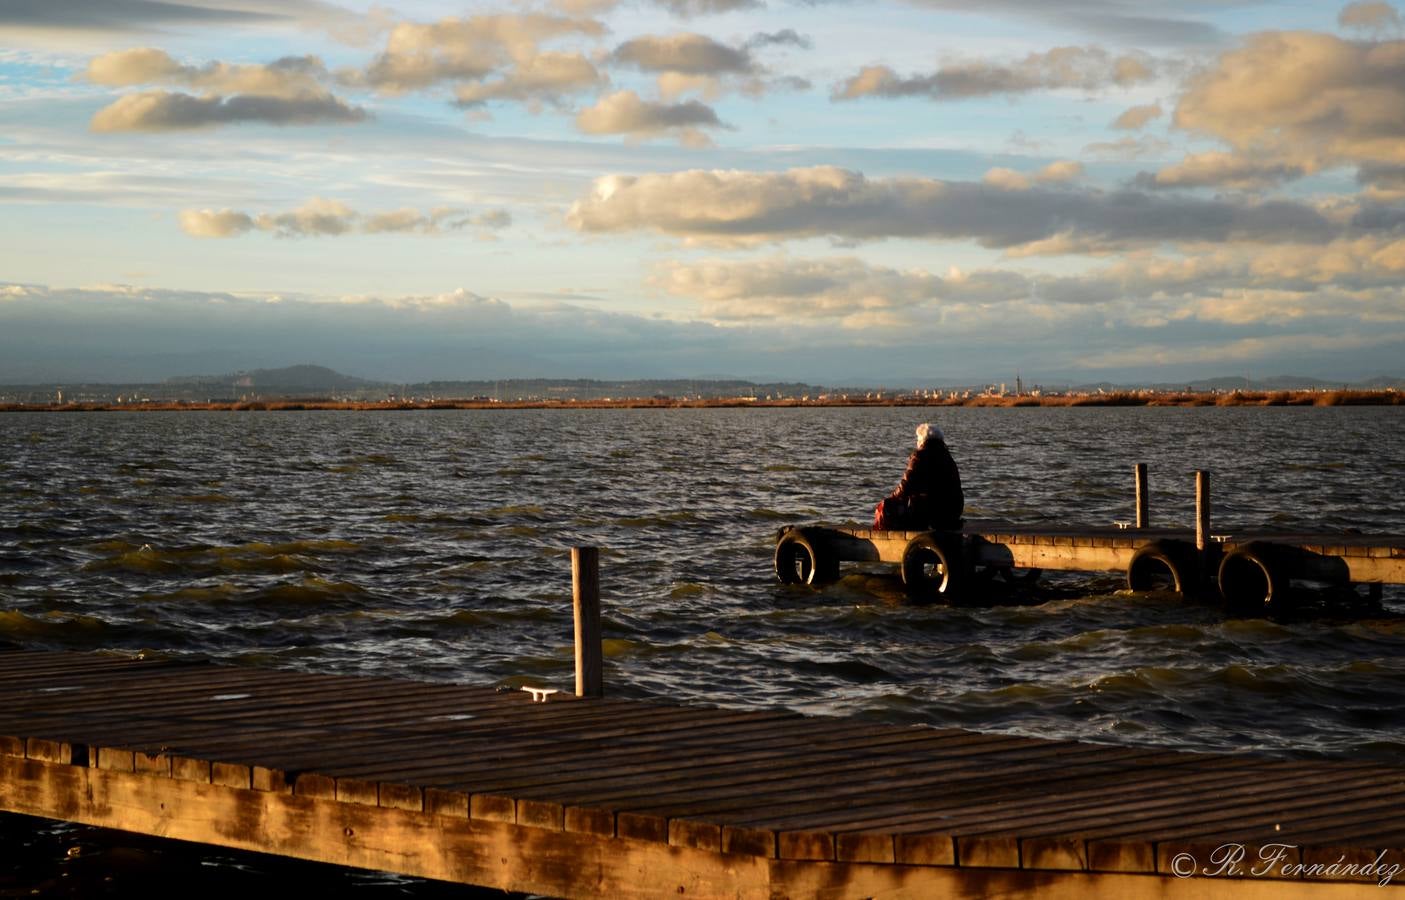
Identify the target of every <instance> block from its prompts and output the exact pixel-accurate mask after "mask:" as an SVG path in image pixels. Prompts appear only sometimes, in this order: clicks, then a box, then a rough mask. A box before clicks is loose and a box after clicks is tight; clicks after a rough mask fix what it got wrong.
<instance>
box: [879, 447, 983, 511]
mask: <svg viewBox="0 0 1405 900" xmlns="http://www.w3.org/2000/svg"><path fill="white" fill-rule="evenodd" d="M889 497H890V498H893V499H895V500H897V501H899V502H898V503H895V504H893V503H887V502H886V501H885V502H884V503H880V504H879V514H878V515H877V516H876V517H875V520H874V524H875V527H884V528H902V529H934V530H939V531H952V530H955V529H957V528H960V527H961V513H962V511H963V510H964V509H965V507H966V499H965V496H964V494H963V493H962V490H961V473H960V470H958V469H957V467H956V460H954V459H952V457H951V451H949V450H948V449H947V446H946V441H945V440H944V438H943V435H942V432H941V429H939V428H937V427H936V426H935V425H932V424H930V423H923V424H922V425H919V426H917V449H916V450H914V451H912V455H911V456H909V457H908V459H907V468H906V469H905V470H904V471H903V477H902V481H901V482H899V483H898V486H897V489H896V490H894V491H893V493H892V494H890V495H889ZM885 507H886V508H888V509H889V510H891V512H890V513H889V514H888V515H886V516H885V515H884V514H883V510H884V509H885ZM890 518H891V519H893V520H894V521H887V519H890Z"/></svg>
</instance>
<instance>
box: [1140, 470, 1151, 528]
mask: <svg viewBox="0 0 1405 900" xmlns="http://www.w3.org/2000/svg"><path fill="white" fill-rule="evenodd" d="M1148 493H1149V491H1148V489H1147V483H1146V463H1137V527H1138V528H1150V527H1151V505H1150V500H1149V499H1148Z"/></svg>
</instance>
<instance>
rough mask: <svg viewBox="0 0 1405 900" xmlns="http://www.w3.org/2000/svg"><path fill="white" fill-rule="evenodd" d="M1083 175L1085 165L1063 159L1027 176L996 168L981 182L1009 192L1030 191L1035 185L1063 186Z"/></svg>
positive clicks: (986, 174)
mask: <svg viewBox="0 0 1405 900" xmlns="http://www.w3.org/2000/svg"><path fill="white" fill-rule="evenodd" d="M1082 175H1083V164H1082V163H1079V162H1075V161H1073V160H1068V159H1063V160H1057V161H1055V162H1051V163H1049V164H1048V165H1047V166H1045V167H1044V168H1042V169H1040V170H1038V171H1037V172H1034V173H1033V174H1026V173H1024V172H1016V171H1015V170H1014V169H1006V168H994V169H991V170H989V171H988V172H986V173H985V175H984V176H982V178H981V181H983V182H984V183H986V184H988V185H991V186H992V187H996V188H1000V189H1002V190H1007V191H1025V190H1029V188H1030V187H1032V186H1033V185H1035V184H1062V183H1064V182H1068V181H1073V180H1074V179H1076V178H1079V177H1081V176H1082Z"/></svg>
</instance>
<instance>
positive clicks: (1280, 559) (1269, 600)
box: [1219, 541, 1293, 616]
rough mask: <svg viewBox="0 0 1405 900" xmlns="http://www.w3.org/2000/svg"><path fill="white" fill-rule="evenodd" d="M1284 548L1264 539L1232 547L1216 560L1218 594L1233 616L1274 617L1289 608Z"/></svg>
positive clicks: (1288, 610)
mask: <svg viewBox="0 0 1405 900" xmlns="http://www.w3.org/2000/svg"><path fill="white" fill-rule="evenodd" d="M1284 555H1285V552H1284V548H1283V547H1279V546H1276V545H1274V544H1270V543H1267V542H1264V541H1252V542H1250V543H1248V544H1245V545H1243V546H1242V547H1235V548H1234V549H1233V550H1231V551H1229V553H1227V554H1225V558H1224V559H1222V560H1221V561H1220V571H1219V585H1220V596H1221V597H1223V598H1224V608H1225V611H1226V612H1228V613H1230V614H1231V615H1237V616H1265V615H1267V616H1277V615H1284V614H1286V613H1288V612H1291V611H1292V607H1293V603H1292V595H1291V593H1290V592H1289V589H1288V566H1287V564H1286V561H1285V559H1284Z"/></svg>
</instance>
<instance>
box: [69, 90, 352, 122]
mask: <svg viewBox="0 0 1405 900" xmlns="http://www.w3.org/2000/svg"><path fill="white" fill-rule="evenodd" d="M367 118H369V114H368V113H367V112H366V110H364V109H362V108H361V107H359V106H350V105H348V104H347V103H345V102H343V101H342V100H340V99H338V98H337V97H334V96H333V95H331V94H329V93H326V92H319V93H313V92H309V93H306V94H303V95H300V96H292V97H268V96H254V95H237V96H233V97H219V96H209V97H195V96H192V95H190V94H182V93H171V92H169V91H145V92H142V93H138V94H126V95H123V96H122V97H119V98H118V99H117V100H116V101H114V102H113V103H112V104H110V105H109V106H105V107H103V108H102V109H100V110H98V111H97V113H95V114H94V115H93V120H92V122H91V123H90V126H89V127H90V128H91V129H92V130H93V131H96V132H113V131H181V130H187V129H193V128H210V127H215V126H218V125H230V124H235V123H241V122H262V123H265V124H269V125H315V124H319V123H324V122H325V123H347V122H361V121H364V120H365V119H367Z"/></svg>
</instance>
